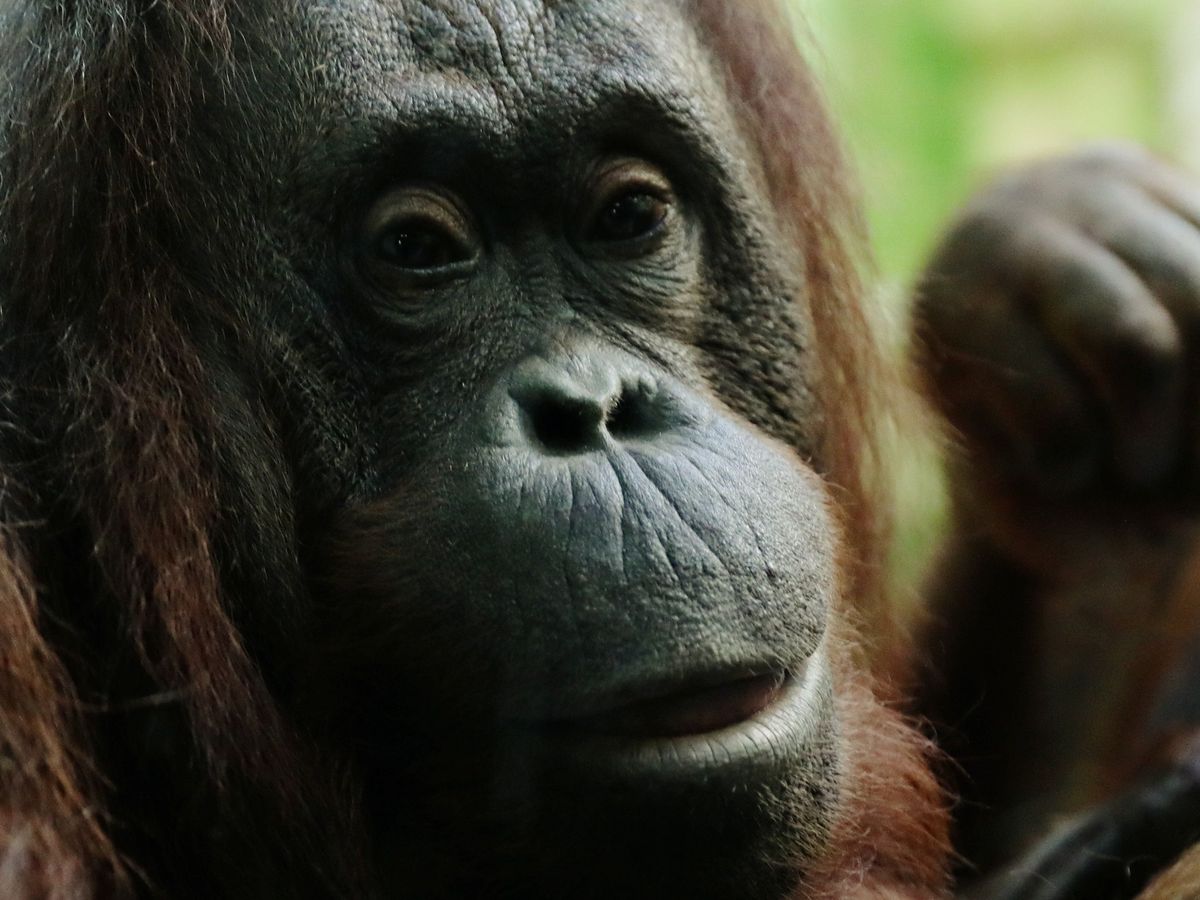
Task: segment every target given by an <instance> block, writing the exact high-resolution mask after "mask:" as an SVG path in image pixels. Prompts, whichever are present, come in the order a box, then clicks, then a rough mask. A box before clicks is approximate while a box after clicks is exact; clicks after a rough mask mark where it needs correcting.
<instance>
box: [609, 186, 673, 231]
mask: <svg viewBox="0 0 1200 900" xmlns="http://www.w3.org/2000/svg"><path fill="white" fill-rule="evenodd" d="M670 211H671V208H670V205H669V204H668V203H667V202H666V201H665V200H663V199H662V198H661V197H658V196H656V195H655V194H651V193H648V192H646V191H639V190H632V191H630V192H628V193H627V194H623V195H621V196H620V197H618V198H617V199H616V200H613V201H612V202H611V203H609V204H608V206H606V207H605V208H604V209H603V210H602V211H601V213H600V215H599V216H597V217H596V221H595V223H594V224H593V226H592V232H591V239H592V240H596V241H609V242H620V241H635V240H639V239H645V238H650V237H653V236H654V235H655V234H656V233H657V232H658V231H659V230H660V229H661V228H663V227H664V225H665V224H666V221H667V217H668V216H669V215H670Z"/></svg>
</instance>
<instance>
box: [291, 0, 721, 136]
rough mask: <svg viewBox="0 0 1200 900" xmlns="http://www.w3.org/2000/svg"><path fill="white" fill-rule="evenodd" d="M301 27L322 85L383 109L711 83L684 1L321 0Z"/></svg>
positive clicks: (503, 112)
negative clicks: (323, 74)
mask: <svg viewBox="0 0 1200 900" xmlns="http://www.w3.org/2000/svg"><path fill="white" fill-rule="evenodd" d="M298 24H299V26H300V28H301V29H302V31H304V32H305V37H306V38H307V40H304V41H303V43H304V44H305V45H307V46H309V47H310V48H312V50H311V54H312V55H315V56H317V57H319V58H318V59H315V60H313V61H312V64H313V65H315V66H317V67H320V68H321V69H322V70H326V71H327V73H328V75H329V76H330V78H329V80H328V81H327V83H329V82H330V81H331V82H333V83H340V84H342V85H353V86H354V91H355V93H357V94H358V95H359V96H358V98H357V103H360V104H361V103H366V104H368V105H370V106H373V107H375V108H377V109H378V110H380V111H383V110H388V109H390V111H391V112H393V113H394V112H396V111H397V109H396V106H397V103H398V102H401V101H402V100H407V102H408V105H409V106H420V105H422V104H426V105H434V106H436V105H438V104H439V102H441V103H442V104H443V105H444V104H447V103H448V104H452V105H457V106H460V107H463V108H466V109H474V110H476V111H479V112H484V113H490V115H489V116H488V117H489V118H491V119H492V120H493V122H495V121H497V120H499V119H507V120H508V122H509V124H510V125H515V124H516V122H515V120H516V119H517V118H519V116H518V115H517V113H523V114H524V117H525V118H529V117H530V116H532V115H535V114H536V113H537V112H538V111H539V110H544V109H545V110H549V108H553V109H554V110H555V111H556V112H558V113H561V110H562V108H563V107H564V105H568V106H576V107H578V106H581V105H583V104H585V103H586V102H588V101H591V100H594V99H595V98H596V97H597V96H601V95H610V94H614V93H624V94H638V93H642V94H645V95H654V96H655V97H656V98H657V99H659V100H660V101H663V100H665V101H666V102H668V103H669V102H671V101H672V100H674V101H675V102H678V103H681V104H682V103H685V102H686V101H685V98H687V97H693V98H695V97H698V95H699V94H701V93H702V92H703V88H704V87H708V88H709V89H710V90H711V88H712V85H711V84H708V85H702V84H699V83H698V76H699V74H700V72H701V71H702V70H703V69H704V68H706V67H705V66H704V64H703V60H704V53H703V52H702V50H701V48H700V46H699V43H698V41H697V39H696V36H695V34H694V33H693V32H692V29H691V27H690V25H689V24H688V22H687V20H686V16H685V15H684V14H683V11H682V9H681V4H680V2H679V0H357V2H318V3H313V4H307V5H303V6H302V11H301V17H300V22H299V23H298ZM268 39H269V38H268ZM705 80H706V79H700V81H705ZM560 124H565V123H562V122H561V120H560Z"/></svg>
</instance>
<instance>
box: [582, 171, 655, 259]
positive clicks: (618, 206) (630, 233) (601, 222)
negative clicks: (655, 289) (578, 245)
mask: <svg viewBox="0 0 1200 900" xmlns="http://www.w3.org/2000/svg"><path fill="white" fill-rule="evenodd" d="M589 194H590V195H591V197H592V198H593V201H592V203H591V204H589V207H588V209H587V213H586V216H585V226H584V232H583V236H584V239H585V240H586V241H587V242H588V243H591V244H594V245H599V246H603V247H605V248H606V250H608V251H610V252H616V253H618V254H620V255H625V256H640V255H644V254H647V253H649V252H651V251H652V250H654V249H655V248H656V247H657V246H658V244H659V243H660V242H661V239H662V238H663V237H664V236H665V234H666V232H667V230H668V229H669V226H670V224H671V221H672V219H673V217H674V212H675V196H674V192H673V191H672V190H671V183H670V182H669V181H668V180H667V177H666V176H665V175H664V174H663V173H662V172H660V171H659V170H658V169H657V168H655V167H654V166H652V165H651V164H650V163H648V162H646V161H644V160H640V159H624V158H622V159H618V160H614V161H612V162H610V163H609V164H607V165H605V166H604V167H603V168H601V169H600V170H599V171H598V172H597V174H596V175H595V176H594V178H593V179H592V181H591V185H590V190H589Z"/></svg>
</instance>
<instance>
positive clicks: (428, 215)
mask: <svg viewBox="0 0 1200 900" xmlns="http://www.w3.org/2000/svg"><path fill="white" fill-rule="evenodd" d="M362 247H363V255H364V257H365V259H364V263H365V265H366V266H367V267H368V268H369V269H370V270H371V272H372V273H373V274H375V275H377V276H379V277H381V278H384V279H387V278H393V279H394V278H399V279H403V280H408V281H411V282H413V283H420V284H427V283H431V282H437V281H443V280H449V279H452V278H455V277H458V276H461V275H464V274H466V273H467V272H469V271H470V269H471V268H472V267H473V266H474V264H475V262H476V260H477V259H478V257H479V250H480V242H479V237H478V234H477V232H476V230H475V228H474V226H473V224H472V220H471V217H470V215H469V214H468V213H467V212H466V211H465V209H464V207H463V205H462V204H461V203H460V202H459V201H458V200H457V198H455V197H453V196H451V195H450V194H448V193H446V192H444V191H441V190H438V189H436V188H431V187H427V186H425V185H417V186H405V187H400V188H397V189H396V190H393V191H391V192H389V193H388V194H386V195H384V196H383V197H382V198H381V199H380V200H379V201H377V202H376V203H375V205H374V206H373V207H372V208H371V210H370V211H369V212H368V213H367V217H366V219H365V221H364V224H363V241H362Z"/></svg>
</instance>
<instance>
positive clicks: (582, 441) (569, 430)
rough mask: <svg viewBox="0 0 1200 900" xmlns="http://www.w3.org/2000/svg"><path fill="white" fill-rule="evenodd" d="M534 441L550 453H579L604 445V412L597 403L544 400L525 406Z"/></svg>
mask: <svg viewBox="0 0 1200 900" xmlns="http://www.w3.org/2000/svg"><path fill="white" fill-rule="evenodd" d="M524 411H525V417H526V422H527V424H528V427H529V431H530V433H531V434H532V436H533V438H534V439H535V440H536V441H537V442H538V443H539V444H540V445H541V446H542V447H544V448H545V449H546V450H547V451H549V452H550V453H579V452H582V451H584V450H589V449H592V448H594V447H598V446H600V445H601V444H602V443H603V431H604V428H603V424H602V423H603V421H604V410H603V408H602V407H601V406H600V405H599V404H597V403H594V402H591V401H588V400H581V399H575V398H568V397H550V396H542V397H539V398H537V399H535V400H533V401H532V402H530V403H527V404H524Z"/></svg>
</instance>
